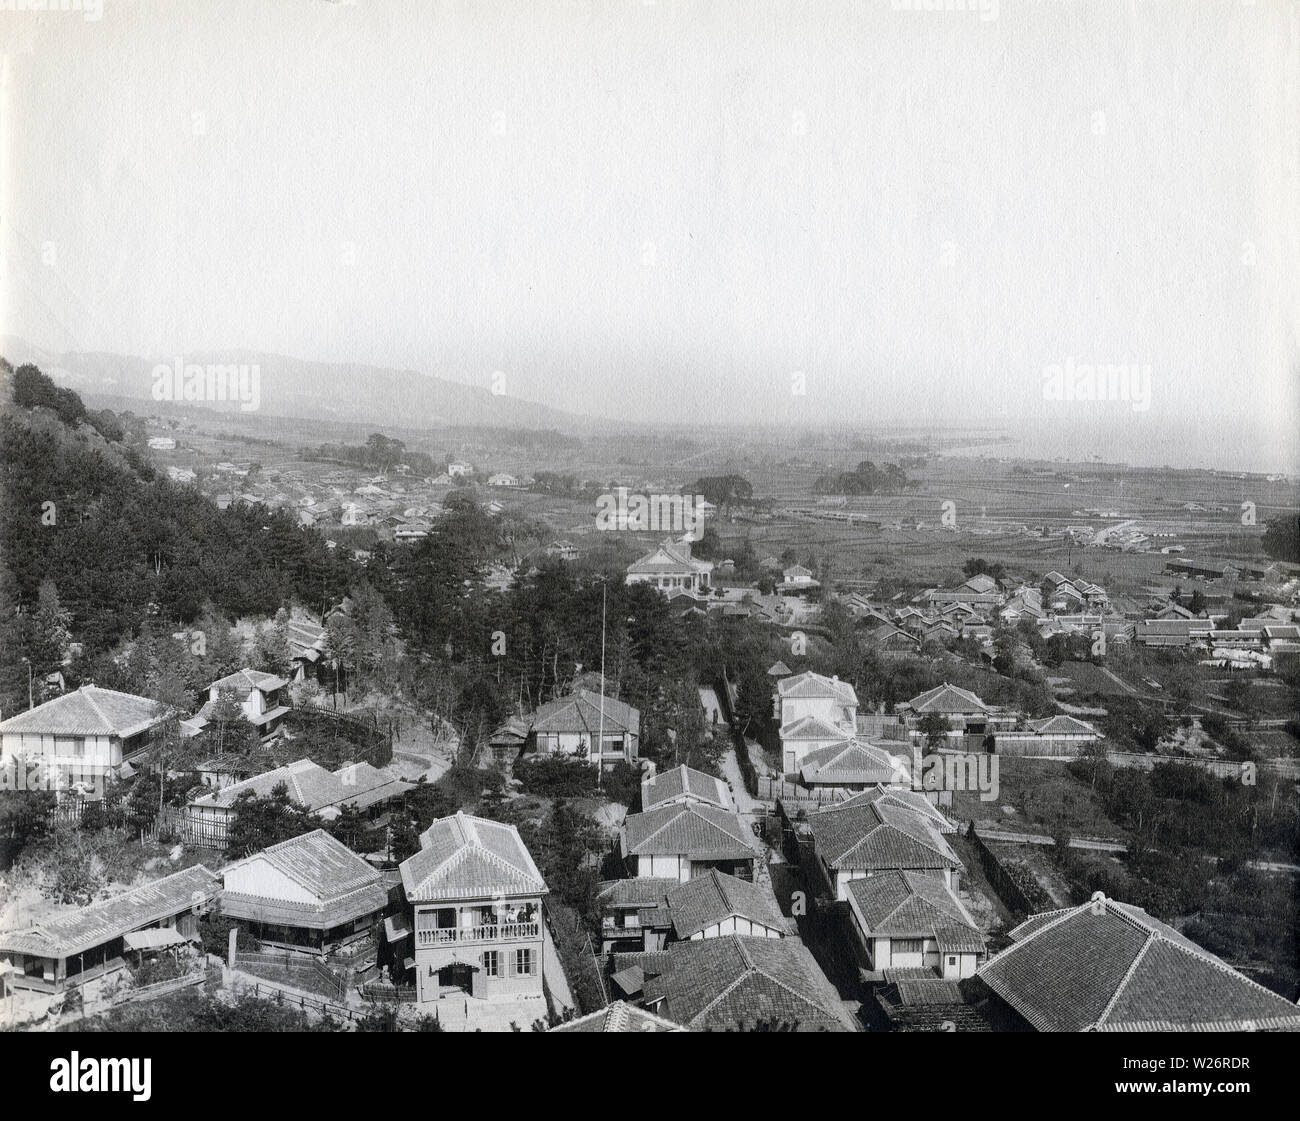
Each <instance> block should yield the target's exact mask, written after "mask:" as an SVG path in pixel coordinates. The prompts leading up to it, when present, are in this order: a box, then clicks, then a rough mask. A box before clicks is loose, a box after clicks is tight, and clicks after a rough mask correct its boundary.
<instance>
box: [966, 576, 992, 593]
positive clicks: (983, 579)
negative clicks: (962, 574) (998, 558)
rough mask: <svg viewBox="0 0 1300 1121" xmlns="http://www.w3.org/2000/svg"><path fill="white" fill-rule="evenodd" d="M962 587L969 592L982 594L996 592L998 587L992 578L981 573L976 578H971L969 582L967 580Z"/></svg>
mask: <svg viewBox="0 0 1300 1121" xmlns="http://www.w3.org/2000/svg"><path fill="white" fill-rule="evenodd" d="M962 587H963V588H966V589H968V590H969V591H972V592H980V593H981V594H982V593H984V592H993V591H996V590H997V587H998V582H997V581H996V580H994V579H993V577H992V576H989V575H988V574H986V573H983V572H981V573H979V574H978V575H976V576H972V577H971V578H970V579H969V580H967V581H966V582H965V583H964V584H962Z"/></svg>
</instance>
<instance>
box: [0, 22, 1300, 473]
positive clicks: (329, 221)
mask: <svg viewBox="0 0 1300 1121" xmlns="http://www.w3.org/2000/svg"><path fill="white" fill-rule="evenodd" d="M51 2H52V3H54V4H55V5H56V6H57V5H58V4H59V3H60V2H62V3H63V4H64V5H65V6H66V5H69V4H76V5H78V6H79V5H80V4H81V3H82V2H83V0H51ZM84 2H85V4H86V6H87V8H88V9H89V10H85V11H58V10H56V11H49V12H41V13H37V12H31V11H26V10H23V11H9V10H0V50H3V52H4V57H3V62H2V63H0V65H2V66H3V73H2V81H3V124H2V126H0V128H2V131H0V159H3V178H2V179H0V191H3V200H4V208H3V213H4V221H3V228H2V229H0V237H2V241H0V250H2V251H3V254H4V265H5V268H4V270H3V282H2V283H3V287H0V314H2V316H3V320H2V322H0V333H4V334H10V335H16V336H19V337H21V338H23V339H26V340H27V341H29V342H31V343H33V344H35V345H37V346H40V347H42V348H45V349H48V350H53V351H56V352H61V351H65V350H102V351H113V352H118V353H124V354H132V355H141V356H145V357H150V358H153V357H155V356H156V357H157V359H158V360H159V361H164V362H170V361H171V359H172V357H173V356H175V355H184V354H185V353H187V352H199V351H212V350H224V349H254V350H260V351H268V352H273V353H280V354H287V355H292V356H294V357H299V358H306V359H316V360H330V361H348V362H364V363H369V364H373V365H379V366H394V367H399V368H410V369H414V370H417V371H420V372H423V373H428V374H436V375H438V376H442V377H447V378H450V379H453V380H457V381H462V382H466V383H470V384H477V385H482V386H484V387H491V386H492V385H493V380H492V379H493V378H494V375H495V376H496V377H497V379H498V380H497V382H496V385H497V386H498V388H500V387H502V386H504V388H505V390H506V391H507V392H509V393H511V394H515V395H518V396H520V397H523V398H525V399H530V400H537V401H543V402H545V403H547V404H549V405H552V406H555V407H558V408H562V409H567V410H570V411H574V412H580V413H586V414H595V415H602V416H608V417H610V418H612V419H619V418H627V419H635V420H638V421H653V422H694V421H708V422H713V423H726V422H732V421H734V422H737V423H752V422H772V423H779V424H809V425H821V424H831V423H834V424H846V425H855V424H861V425H872V426H879V425H888V424H889V423H891V422H897V423H903V422H906V423H910V424H916V423H933V424H935V425H940V424H947V423H971V422H986V421H987V422H994V423H1003V422H1005V423H1008V424H1011V425H1013V426H1015V427H1016V428H1017V430H1018V431H1021V432H1028V433H1029V434H1030V435H1031V436H1032V437H1033V439H1034V440H1035V441H1037V442H1039V443H1043V444H1045V445H1047V446H1051V445H1052V444H1053V443H1054V442H1055V440H1054V435H1053V434H1055V433H1058V432H1059V433H1065V432H1067V431H1071V432H1073V431H1078V430H1087V431H1089V432H1092V433H1093V434H1094V436H1093V437H1090V439H1093V440H1094V442H1095V440H1096V439H1097V437H1096V435H1095V434H1096V433H1097V432H1100V433H1102V436H1101V437H1100V439H1101V440H1102V442H1103V443H1106V442H1109V443H1112V444H1113V445H1114V446H1113V447H1100V448H1098V449H1097V450H1098V451H1102V452H1108V453H1112V454H1113V455H1115V456H1116V457H1121V456H1123V455H1124V454H1125V453H1126V452H1132V453H1134V454H1137V453H1138V452H1144V453H1145V454H1147V455H1148V456H1150V455H1156V456H1159V455H1164V454H1166V451H1167V454H1169V455H1170V456H1175V455H1179V454H1181V455H1187V454H1189V449H1195V450H1196V452H1197V454H1202V453H1203V455H1202V458H1208V459H1210V460H1214V459H1221V460H1222V461H1223V462H1224V463H1229V462H1231V463H1238V462H1241V463H1243V465H1246V466H1256V465H1260V466H1265V467H1267V466H1269V465H1273V464H1276V466H1277V467H1278V468H1285V469H1294V467H1295V465H1296V461H1297V458H1298V457H1300V453H1297V452H1296V451H1295V445H1300V441H1297V440H1296V438H1295V437H1296V429H1297V420H1298V419H1300V328H1298V326H1297V320H1298V309H1300V281H1298V279H1297V276H1298V274H1300V270H1298V269H1297V267H1296V265H1297V262H1300V109H1298V108H1297V106H1300V96H1298V90H1300V73H1298V66H1300V64H1298V63H1297V59H1298V58H1300V30H1298V29H1300V6H1298V5H1297V3H1296V2H1295V0H1255V2H1254V3H1249V2H1243V0H1194V2H1193V0H1179V2H1162V0H1106V2H1105V3H1098V2H1093V3H1087V4H1080V3H1067V2H1062V0H1037V2H1036V0H974V2H973V3H965V2H956V3H954V2H953V0H938V3H937V4H936V3H931V4H930V5H929V7H930V8H936V7H937V8H939V9H943V8H947V9H956V10H925V9H926V4H925V2H924V0H915V2H910V0H856V2H853V3H830V2H825V3H820V2H815V0H811V2H810V0H803V2H771V0H743V2H725V0H724V2H718V0H713V2H709V3H690V2H683V3H669V2H667V0H607V2H605V3H574V2H569V3H564V2H555V3H545V4H541V3H531V2H530V3H525V2H523V0H519V2H516V3H492V2H477V3H468V2H466V3H427V4H420V5H415V4H411V3H406V2H396V0H392V2H390V0H355V2H351V3H349V2H341V3H328V2H325V0H223V2H222V3H221V4H211V3H206V2H205V3H198V2H192V0H167V2H166V3H162V2H148V3H130V2H125V0H84ZM27 3H30V0H4V2H0V8H12V7H15V6H22V5H25V4H27ZM96 5H97V6H98V9H97V8H96V7H95V6H96ZM96 16H98V18H94V17H96ZM1081 366H1082V367H1096V366H1106V367H1116V368H1118V367H1123V368H1124V369H1123V371H1122V372H1121V373H1120V374H1119V375H1118V378H1119V380H1118V382H1116V381H1115V375H1114V374H1112V381H1111V382H1110V383H1109V384H1110V388H1109V389H1108V390H1106V392H1105V394H1103V395H1106V394H1109V395H1110V396H1111V397H1118V396H1119V390H1118V389H1116V388H1115V386H1116V385H1122V386H1127V385H1129V383H1130V380H1131V384H1132V388H1133V389H1134V393H1135V394H1139V395H1140V391H1141V388H1142V386H1143V385H1144V384H1145V385H1146V386H1148V387H1149V392H1148V393H1147V394H1146V396H1145V398H1144V399H1145V401H1146V405H1145V407H1138V408H1135V407H1134V406H1135V404H1137V405H1140V404H1141V402H1135V401H1133V400H1131V399H1130V400H1119V399H1109V400H1091V399H1082V400H1080V399H1070V398H1071V397H1074V396H1075V395H1074V394H1073V393H1062V392H1060V386H1061V384H1062V378H1061V377H1060V376H1057V375H1058V374H1059V373H1060V372H1063V371H1066V370H1077V369H1078V368H1079V367H1081ZM1130 367H1131V371H1130V370H1129V368H1130ZM1053 384H1054V385H1056V387H1057V390H1056V391H1055V395H1053V392H1054V391H1053V390H1051V389H1050V388H1049V386H1050V385H1053ZM1080 395H1082V396H1085V397H1086V396H1087V393H1086V390H1084V391H1081V394H1080ZM1152 449H1156V450H1152ZM1247 459H1249V463H1245V460H1247ZM1168 461H1170V462H1174V459H1170V460H1168Z"/></svg>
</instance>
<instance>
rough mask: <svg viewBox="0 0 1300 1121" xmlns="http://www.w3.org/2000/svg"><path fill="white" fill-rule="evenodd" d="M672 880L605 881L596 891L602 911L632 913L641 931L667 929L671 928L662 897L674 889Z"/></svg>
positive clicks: (648, 878)
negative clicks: (633, 912)
mask: <svg viewBox="0 0 1300 1121" xmlns="http://www.w3.org/2000/svg"><path fill="white" fill-rule="evenodd" d="M677 883H678V881H677V880H676V879H672V880H669V879H664V878H663V877H659V876H632V877H630V878H628V879H624V880H606V881H605V882H604V883H602V884H601V885H600V887H599V888H598V889H597V891H596V898H597V899H598V900H599V901H600V905H601V909H602V910H604V911H635V912H636V915H637V921H638V923H639V924H640V925H641V927H642V928H646V927H649V928H651V929H655V930H667V929H668V928H669V927H670V926H671V925H672V920H671V919H670V918H669V915H668V904H667V903H665V902H664V896H666V895H667V894H668V892H669V891H670V890H671V889H672V888H675V887H676V886H677Z"/></svg>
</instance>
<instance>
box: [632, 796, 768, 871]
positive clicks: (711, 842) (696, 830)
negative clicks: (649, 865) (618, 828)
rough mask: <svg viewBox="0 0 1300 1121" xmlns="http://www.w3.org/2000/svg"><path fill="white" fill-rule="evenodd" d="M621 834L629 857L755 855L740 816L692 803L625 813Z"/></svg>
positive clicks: (725, 857) (733, 857)
mask: <svg viewBox="0 0 1300 1121" xmlns="http://www.w3.org/2000/svg"><path fill="white" fill-rule="evenodd" d="M623 835H624V839H625V849H624V851H625V852H626V853H627V855H629V856H691V857H694V858H696V859H700V860H709V859H713V860H744V859H748V858H750V857H752V856H753V855H754V842H753V839H752V835H751V834H750V832H749V830H747V829H746V828H745V824H744V822H742V821H741V820H740V818H739V817H737V816H736V815H735V814H734V813H729V812H728V811H726V810H720V809H717V808H716V807H714V806H702V805H698V804H696V803H693V802H684V803H679V804H676V805H668V806H660V807H658V808H657V809H653V810H647V811H646V812H645V813H639V814H628V815H627V817H626V818H625V819H624V821H623Z"/></svg>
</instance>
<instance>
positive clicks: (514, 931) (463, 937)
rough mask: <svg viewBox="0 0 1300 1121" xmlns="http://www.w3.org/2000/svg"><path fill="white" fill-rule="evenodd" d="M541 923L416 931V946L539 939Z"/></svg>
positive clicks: (514, 923) (492, 924)
mask: <svg viewBox="0 0 1300 1121" xmlns="http://www.w3.org/2000/svg"><path fill="white" fill-rule="evenodd" d="M541 933H542V926H541V923H535V922H508V923H488V924H485V925H483V926H465V927H456V926H449V927H443V928H442V929H440V930H417V931H416V932H415V944H416V945H417V946H445V945H450V944H451V943H460V944H464V943H466V942H506V941H513V940H515V939H519V938H540V937H541Z"/></svg>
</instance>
